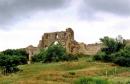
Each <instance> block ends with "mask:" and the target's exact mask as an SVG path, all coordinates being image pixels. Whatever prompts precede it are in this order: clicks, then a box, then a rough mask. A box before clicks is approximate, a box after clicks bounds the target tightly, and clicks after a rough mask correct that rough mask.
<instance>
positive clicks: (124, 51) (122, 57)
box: [94, 37, 130, 67]
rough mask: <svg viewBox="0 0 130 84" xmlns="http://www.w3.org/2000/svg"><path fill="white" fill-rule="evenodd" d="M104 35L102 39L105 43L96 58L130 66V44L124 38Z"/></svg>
mask: <svg viewBox="0 0 130 84" xmlns="http://www.w3.org/2000/svg"><path fill="white" fill-rule="evenodd" d="M121 38H122V37H119V38H116V39H114V38H110V37H104V38H101V39H100V41H101V42H102V44H103V47H102V48H101V50H100V51H99V52H98V53H97V54H96V55H95V56H94V59H95V60H101V61H104V62H113V63H115V64H118V65H120V66H126V67H129V66H130V46H129V45H127V42H126V41H125V40H124V39H123V38H122V39H121Z"/></svg>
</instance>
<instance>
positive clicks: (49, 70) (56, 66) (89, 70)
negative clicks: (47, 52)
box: [0, 57, 130, 84]
mask: <svg viewBox="0 0 130 84" xmlns="http://www.w3.org/2000/svg"><path fill="white" fill-rule="evenodd" d="M19 67H20V69H21V71H19V72H17V73H15V74H11V75H9V76H3V75H0V84H73V83H74V81H76V80H78V79H79V78H81V77H98V78H102V79H105V80H108V81H110V82H111V83H112V84H126V82H128V81H130V68H125V67H119V66H116V65H114V64H112V63H102V62H94V61H92V60H91V58H85V57H83V58H80V60H79V61H73V62H59V63H50V64H42V63H36V64H30V65H22V66H19Z"/></svg>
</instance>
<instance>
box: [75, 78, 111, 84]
mask: <svg viewBox="0 0 130 84" xmlns="http://www.w3.org/2000/svg"><path fill="white" fill-rule="evenodd" d="M75 84H109V82H108V81H107V80H104V79H100V78H91V77H88V78H87V77H82V78H80V79H78V80H76V81H75Z"/></svg>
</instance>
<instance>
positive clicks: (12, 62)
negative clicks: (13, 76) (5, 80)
mask: <svg viewBox="0 0 130 84" xmlns="http://www.w3.org/2000/svg"><path fill="white" fill-rule="evenodd" d="M19 64H20V58H19V57H18V56H9V55H3V54H1V55H0V67H1V68H2V70H3V71H2V73H3V74H7V73H12V72H15V71H17V70H18V68H17V66H18V65H19Z"/></svg>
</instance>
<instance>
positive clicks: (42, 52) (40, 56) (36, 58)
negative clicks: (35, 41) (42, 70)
mask: <svg viewBox="0 0 130 84" xmlns="http://www.w3.org/2000/svg"><path fill="white" fill-rule="evenodd" d="M45 53H46V51H45V49H41V50H40V51H39V52H38V53H36V54H35V55H34V56H33V57H32V62H42V61H43V59H44V57H45Z"/></svg>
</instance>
